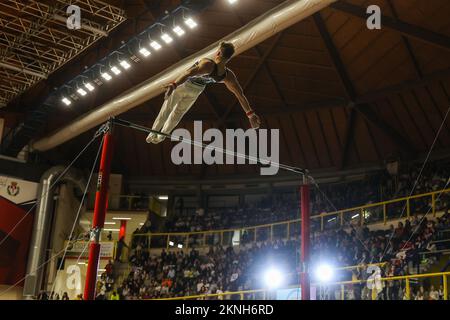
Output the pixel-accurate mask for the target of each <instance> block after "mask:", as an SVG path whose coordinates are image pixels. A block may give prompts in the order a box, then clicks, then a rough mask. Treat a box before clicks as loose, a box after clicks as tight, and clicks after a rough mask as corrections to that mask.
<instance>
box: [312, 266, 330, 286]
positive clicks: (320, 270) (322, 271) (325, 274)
mask: <svg viewBox="0 0 450 320" xmlns="http://www.w3.org/2000/svg"><path fill="white" fill-rule="evenodd" d="M315 275H316V278H317V280H319V281H320V282H328V281H330V280H331V279H332V278H333V268H332V267H331V266H329V265H327V264H322V265H320V266H318V267H317V269H316V271H315Z"/></svg>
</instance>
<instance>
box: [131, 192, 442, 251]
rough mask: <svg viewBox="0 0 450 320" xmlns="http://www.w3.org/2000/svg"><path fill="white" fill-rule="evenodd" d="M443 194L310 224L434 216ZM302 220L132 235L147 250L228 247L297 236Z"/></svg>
mask: <svg viewBox="0 0 450 320" xmlns="http://www.w3.org/2000/svg"><path fill="white" fill-rule="evenodd" d="M441 193H443V194H448V193H450V189H445V190H440V191H434V192H429V193H425V194H419V195H413V196H410V197H402V198H398V199H393V200H388V201H383V202H378V203H372V204H367V205H363V206H359V207H354V208H350V209H343V210H338V211H334V212H329V213H322V214H318V215H313V216H311V225H312V228H313V229H315V230H321V231H323V230H327V229H332V228H335V227H337V226H346V225H349V224H352V225H361V226H362V225H365V224H372V223H384V224H385V225H386V224H387V223H388V221H390V220H393V219H396V218H397V219H398V217H399V216H400V213H401V212H402V209H403V207H406V210H405V213H406V217H407V218H409V217H411V215H413V214H415V213H419V212H421V213H423V211H425V212H428V210H430V214H431V215H432V216H433V217H436V213H437V211H438V210H439V207H438V206H437V203H436V202H437V201H436V200H437V199H438V197H439V196H438V195H439V194H441ZM430 206H431V208H430ZM300 222H301V219H294V220H289V221H282V222H275V223H270V224H264V225H257V226H250V227H241V228H230V229H222V230H208V231H196V232H172V233H145V234H135V235H133V240H139V241H140V242H141V243H143V244H144V247H146V248H148V249H150V248H159V249H161V248H166V249H170V248H172V247H173V248H180V247H179V245H180V246H182V248H183V249H189V248H193V247H195V248H199V247H200V248H201V247H207V246H213V245H222V246H224V245H225V246H227V245H232V244H233V241H236V242H238V243H239V244H246V243H251V242H259V241H267V240H270V241H272V240H274V239H291V238H292V237H298V236H299V234H300Z"/></svg>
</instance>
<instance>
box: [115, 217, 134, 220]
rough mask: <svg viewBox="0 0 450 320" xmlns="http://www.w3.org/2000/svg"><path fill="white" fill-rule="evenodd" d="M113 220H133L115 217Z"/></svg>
mask: <svg viewBox="0 0 450 320" xmlns="http://www.w3.org/2000/svg"><path fill="white" fill-rule="evenodd" d="M112 219H113V220H131V218H122V217H114V218H112Z"/></svg>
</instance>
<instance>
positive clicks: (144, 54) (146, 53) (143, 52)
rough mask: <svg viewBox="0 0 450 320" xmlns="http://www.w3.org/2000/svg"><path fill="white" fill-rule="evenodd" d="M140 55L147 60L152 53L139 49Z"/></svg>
mask: <svg viewBox="0 0 450 320" xmlns="http://www.w3.org/2000/svg"><path fill="white" fill-rule="evenodd" d="M139 52H140V54H142V55H143V56H144V57H145V58H147V57H148V56H149V55H151V54H152V53H151V52H150V51H148V50H147V49H146V48H141V49H140V50H139Z"/></svg>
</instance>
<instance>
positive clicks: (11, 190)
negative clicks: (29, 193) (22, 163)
mask: <svg viewBox="0 0 450 320" xmlns="http://www.w3.org/2000/svg"><path fill="white" fill-rule="evenodd" d="M6 191H8V194H9V195H10V196H12V197H15V196H17V195H18V194H19V192H20V188H19V186H18V185H17V182H11V184H10V185H9V186H8V188H6Z"/></svg>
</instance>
